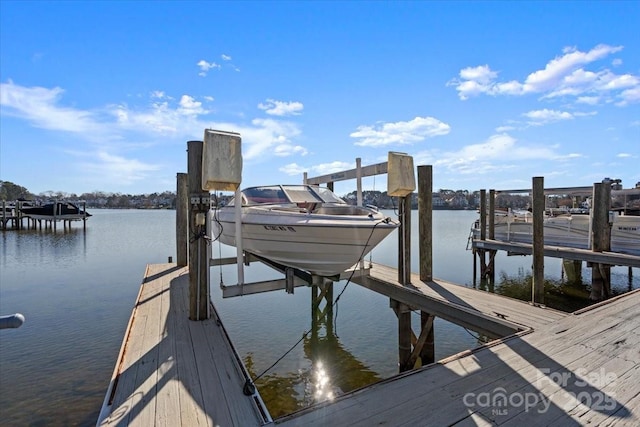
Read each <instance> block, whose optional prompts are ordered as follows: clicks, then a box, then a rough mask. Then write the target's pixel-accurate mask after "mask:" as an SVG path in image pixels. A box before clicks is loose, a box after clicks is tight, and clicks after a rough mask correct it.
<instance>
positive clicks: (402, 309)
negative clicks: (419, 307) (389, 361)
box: [395, 301, 413, 372]
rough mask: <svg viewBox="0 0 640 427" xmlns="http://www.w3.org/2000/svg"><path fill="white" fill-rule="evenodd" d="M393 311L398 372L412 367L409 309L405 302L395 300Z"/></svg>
mask: <svg viewBox="0 0 640 427" xmlns="http://www.w3.org/2000/svg"><path fill="white" fill-rule="evenodd" d="M395 303H396V307H395V311H396V315H397V316H398V361H399V362H398V368H399V372H404V371H408V370H409V369H412V368H413V366H411V364H410V361H411V335H412V333H413V331H412V330H411V309H410V308H409V306H407V305H406V304H403V303H401V302H397V301H395Z"/></svg>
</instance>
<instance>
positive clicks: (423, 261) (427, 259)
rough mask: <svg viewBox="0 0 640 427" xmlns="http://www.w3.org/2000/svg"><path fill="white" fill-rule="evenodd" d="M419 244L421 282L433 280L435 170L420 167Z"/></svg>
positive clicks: (429, 167)
mask: <svg viewBox="0 0 640 427" xmlns="http://www.w3.org/2000/svg"><path fill="white" fill-rule="evenodd" d="M418 236H419V237H418V242H419V245H420V247H419V256H420V280H422V281H423V282H430V281H432V280H433V168H432V166H431V165H426V166H418Z"/></svg>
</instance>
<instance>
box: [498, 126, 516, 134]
mask: <svg viewBox="0 0 640 427" xmlns="http://www.w3.org/2000/svg"><path fill="white" fill-rule="evenodd" d="M515 129H516V128H515V126H498V127H497V128H496V132H497V133H504V132H509V131H512V130H515Z"/></svg>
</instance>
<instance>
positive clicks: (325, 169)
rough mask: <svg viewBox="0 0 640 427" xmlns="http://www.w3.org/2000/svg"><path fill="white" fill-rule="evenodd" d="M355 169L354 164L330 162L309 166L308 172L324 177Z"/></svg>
mask: <svg viewBox="0 0 640 427" xmlns="http://www.w3.org/2000/svg"><path fill="white" fill-rule="evenodd" d="M353 168H355V164H353V163H347V162H340V161H335V162H330V163H321V164H319V165H315V166H311V168H310V169H309V171H310V172H313V173H314V174H316V175H326V174H329V173H334V172H341V171H344V170H348V169H353Z"/></svg>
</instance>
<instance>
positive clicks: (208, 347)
mask: <svg viewBox="0 0 640 427" xmlns="http://www.w3.org/2000/svg"><path fill="white" fill-rule="evenodd" d="M188 285H189V274H188V268H178V267H176V264H157V265H149V266H147V270H146V272H145V277H144V280H143V283H142V286H141V288H140V293H139V295H138V299H137V301H136V304H135V306H134V309H133V312H132V315H131V320H130V321H129V326H128V328H127V332H126V334H125V338H124V341H123V343H122V348H121V350H120V355H119V357H118V361H117V364H116V368H115V370H114V373H113V376H112V380H111V383H110V385H109V389H108V391H107V394H106V397H105V401H104V405H103V408H102V410H101V414H100V418H99V420H98V425H100V426H119V427H121V426H153V425H156V426H157V425H166V426H196V425H206V426H216V425H220V426H231V425H236V426H258V425H262V424H265V423H266V422H269V421H270V419H269V415H268V412H266V410H265V409H264V406H263V404H262V401H261V399H260V396H259V395H257V394H255V395H252V396H246V395H244V394H243V386H244V384H245V378H246V373H245V371H244V367H243V366H242V364H241V362H240V360H239V358H238V357H237V355H236V353H235V350H234V349H233V347H232V345H231V342H230V341H229V339H228V337H227V334H226V332H225V330H224V327H223V325H222V324H221V322H220V321H219V319H218V317H217V315H215V313H214V315H213V316H212V318H211V319H208V320H203V321H190V320H189V295H188V293H189V289H188V288H189V286H188ZM212 309H213V307H212Z"/></svg>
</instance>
